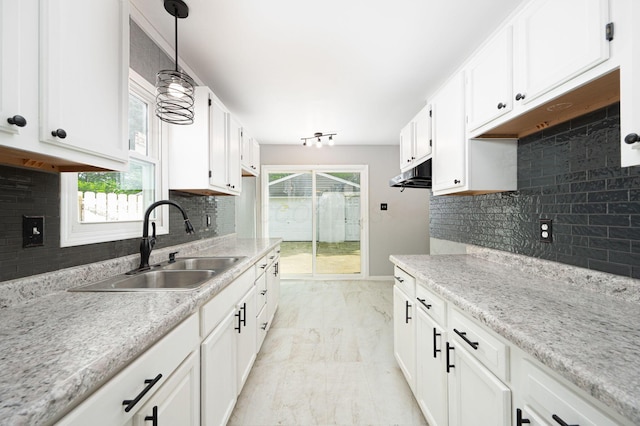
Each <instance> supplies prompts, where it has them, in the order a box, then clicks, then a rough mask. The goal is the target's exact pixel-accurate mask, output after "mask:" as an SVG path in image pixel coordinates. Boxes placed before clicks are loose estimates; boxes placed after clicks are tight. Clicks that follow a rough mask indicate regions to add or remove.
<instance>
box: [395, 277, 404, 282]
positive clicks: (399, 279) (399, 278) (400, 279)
mask: <svg viewBox="0 0 640 426" xmlns="http://www.w3.org/2000/svg"><path fill="white" fill-rule="evenodd" d="M393 278H395V279H396V280H398V282H399V283H403V282H404V280H403V279H402V277H396V276H394V277H393Z"/></svg>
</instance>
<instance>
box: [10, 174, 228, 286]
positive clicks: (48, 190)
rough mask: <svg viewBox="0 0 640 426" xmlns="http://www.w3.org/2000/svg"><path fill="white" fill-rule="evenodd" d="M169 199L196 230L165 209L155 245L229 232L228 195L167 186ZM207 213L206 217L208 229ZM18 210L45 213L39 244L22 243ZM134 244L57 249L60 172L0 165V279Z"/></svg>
mask: <svg viewBox="0 0 640 426" xmlns="http://www.w3.org/2000/svg"><path fill="white" fill-rule="evenodd" d="M169 198H170V199H171V200H173V201H175V202H177V203H178V204H180V205H181V206H182V207H183V208H184V209H185V210H186V211H187V214H188V215H189V218H190V219H191V222H192V224H193V226H194V228H195V229H196V234H195V235H187V234H186V233H185V232H184V221H183V219H182V215H181V214H180V212H179V211H178V210H177V209H174V208H170V210H169V212H170V216H169V228H170V230H171V232H170V234H168V235H159V236H158V241H157V245H156V247H167V246H171V245H174V244H180V243H185V242H188V241H193V240H194V239H204V238H211V237H214V236H220V235H228V234H231V233H234V232H235V199H234V197H207V196H201V195H197V196H192V195H187V194H183V193H180V192H174V191H170V193H169ZM207 214H208V215H210V216H211V226H209V227H208V228H207V226H206V215H207ZM23 215H26V216H44V217H45V219H44V223H45V239H44V246H42V247H31V248H22V216H23ZM140 235H141V236H142V225H141V226H140ZM139 244H140V239H139V238H132V239H127V240H121V241H112V242H106V243H98V244H89V245H82V246H76V247H63V248H61V247H60V176H59V175H57V174H52V173H43V172H39V171H35V170H28V169H19V168H14V167H8V166H0V281H6V280H10V279H14V278H20V277H25V276H29V275H35V274H40V273H43V272H49V271H55V270H57V269H61V268H68V267H71V266H77V265H82V264H86V263H92V262H98V261H101V260H106V259H111V258H114V257H120V256H126V255H129V254H136V253H138V250H139Z"/></svg>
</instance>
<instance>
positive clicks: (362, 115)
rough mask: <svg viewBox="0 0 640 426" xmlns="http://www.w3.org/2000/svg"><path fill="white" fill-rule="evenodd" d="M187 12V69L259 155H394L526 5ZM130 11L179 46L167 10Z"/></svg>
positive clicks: (473, 2)
mask: <svg viewBox="0 0 640 426" xmlns="http://www.w3.org/2000/svg"><path fill="white" fill-rule="evenodd" d="M185 1H186V3H187V4H188V6H189V9H190V13H189V17H188V18H186V19H180V20H179V21H178V37H179V46H178V49H179V53H180V57H181V60H184V61H185V62H186V63H187V64H188V66H189V67H190V68H191V69H193V70H194V72H195V73H196V74H197V76H198V77H199V78H200V79H201V80H202V81H203V83H204V84H206V85H208V86H209V87H211V89H212V90H213V91H214V92H215V93H216V95H217V96H218V97H219V98H220V99H221V100H222V102H223V103H224V104H225V106H226V107H227V108H228V109H229V110H230V111H231V112H232V114H233V115H235V116H236V117H237V118H238V120H239V121H240V122H241V123H242V124H243V126H244V127H245V128H247V129H248V131H249V132H250V133H251V134H252V135H253V136H254V137H255V138H256V139H257V140H258V141H259V142H260V143H261V144H299V143H301V141H300V138H301V137H307V136H312V135H313V133H314V132H323V133H333V132H335V133H337V134H338V135H337V137H336V138H335V139H336V144H342V145H394V144H397V143H398V134H399V132H400V129H401V128H402V127H403V126H404V125H405V124H406V123H407V122H409V120H411V118H412V117H413V116H414V115H415V114H416V113H417V112H418V111H419V110H420V108H422V106H424V105H425V101H426V97H427V96H428V95H429V93H431V92H432V91H433V90H434V89H435V88H437V87H438V85H439V84H441V83H442V82H443V81H444V80H446V79H447V77H448V75H449V74H450V73H451V71H452V70H454V69H455V68H457V67H458V66H459V65H460V64H461V63H462V61H463V60H464V58H465V57H466V56H468V55H469V54H470V53H471V52H472V51H473V50H474V49H475V48H476V47H477V46H478V45H479V44H480V43H481V42H482V41H483V39H485V38H486V37H487V36H488V35H489V34H490V33H491V32H492V31H493V30H494V29H495V28H496V27H497V26H498V25H499V24H500V22H502V21H503V20H504V18H505V17H507V15H509V14H510V13H511V12H512V11H513V9H515V8H516V7H517V6H518V5H519V4H520V3H521V2H522V1H523V0H368V1H365V0H323V1H304V0H231V1H229V0H185ZM132 3H133V4H134V6H135V7H136V8H137V9H138V10H139V11H140V12H142V14H143V15H144V16H145V17H146V18H147V19H148V20H149V21H150V22H151V24H152V25H153V26H154V27H155V29H156V30H157V31H158V32H159V33H160V34H162V36H163V37H164V38H165V39H166V40H167V41H168V42H169V44H170V45H171V46H173V45H174V42H173V40H174V27H173V25H174V19H173V16H171V15H169V14H168V13H167V12H166V11H165V10H164V7H163V1H162V0H132ZM170 56H172V57H173V52H171V53H170Z"/></svg>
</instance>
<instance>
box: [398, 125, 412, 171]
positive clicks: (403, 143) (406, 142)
mask: <svg viewBox="0 0 640 426" xmlns="http://www.w3.org/2000/svg"><path fill="white" fill-rule="evenodd" d="M413 131H414V128H413V121H411V122H410V123H409V124H407V125H406V126H404V127H403V128H402V130H400V169H401V170H406V169H408V168H409V167H410V166H411V162H412V161H413V140H414V138H413Z"/></svg>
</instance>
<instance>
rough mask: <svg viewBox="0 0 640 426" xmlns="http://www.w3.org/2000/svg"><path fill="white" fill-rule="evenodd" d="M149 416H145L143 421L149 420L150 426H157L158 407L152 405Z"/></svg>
mask: <svg viewBox="0 0 640 426" xmlns="http://www.w3.org/2000/svg"><path fill="white" fill-rule="evenodd" d="M151 413H152V414H151V415H150V416H145V418H144V421H145V422H148V421H149V420H151V422H152V423H151V425H152V426H158V406H157V405H154V406H153V410H152V411H151Z"/></svg>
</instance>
